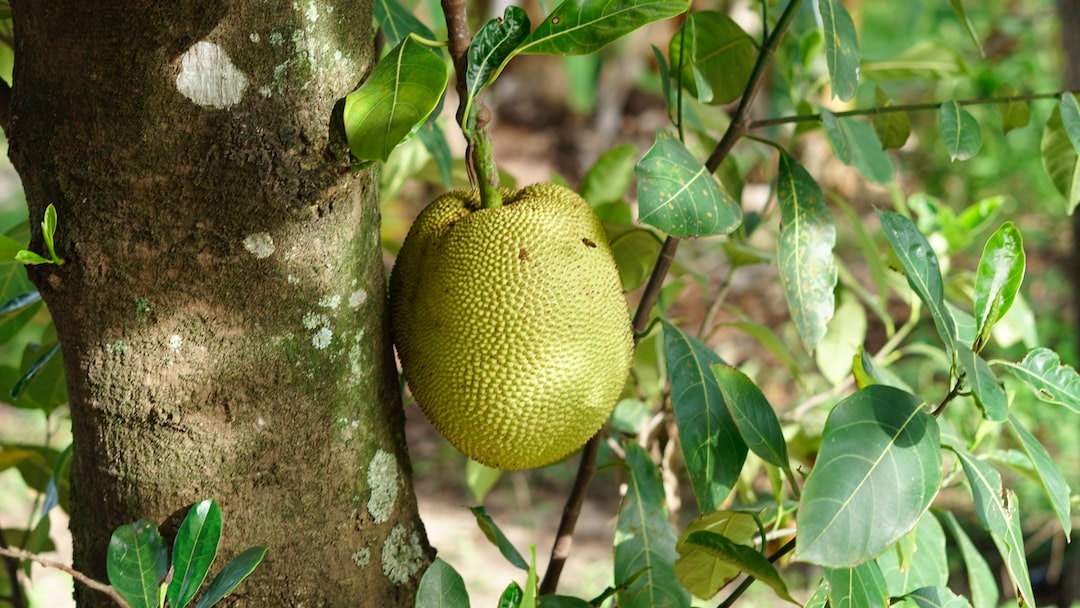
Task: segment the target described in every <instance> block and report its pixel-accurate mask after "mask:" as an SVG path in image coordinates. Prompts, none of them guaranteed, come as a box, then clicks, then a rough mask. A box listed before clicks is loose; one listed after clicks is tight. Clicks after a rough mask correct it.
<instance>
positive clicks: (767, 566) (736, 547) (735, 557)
mask: <svg viewBox="0 0 1080 608" xmlns="http://www.w3.org/2000/svg"><path fill="white" fill-rule="evenodd" d="M686 543H687V544H688V545H695V546H697V547H700V548H701V549H704V550H705V551H706V552H708V553H709V554H710V555H712V556H713V557H714V558H716V559H717V560H719V561H722V562H726V563H728V564H731V565H733V566H735V567H736V568H738V569H739V570H740V571H742V572H745V573H746V574H748V575H750V576H752V577H754V578H755V579H757V580H759V581H761V582H762V583H765V584H766V585H768V586H769V587H770V588H771V589H772V590H773V591H775V592H776V595H778V596H780V597H781V598H782V599H785V600H787V601H789V602H791V603H793V604H798V602H796V601H795V600H794V599H793V598H792V597H791V594H789V593H788V590H787V585H785V584H784V580H783V579H782V578H780V574H779V573H778V572H777V571H776V568H774V567H773V565H772V563H771V562H770V561H769V560H768V559H766V557H765V556H764V555H762V554H761V553H760V552H758V551H757V550H755V549H754V548H752V547H747V546H746V545H742V544H739V543H735V542H732V541H731V540H729V539H727V538H725V537H723V536H721V535H719V534H717V533H715V532H709V531H706V530H702V531H698V532H694V533H692V534H690V535H689V536H687V538H686Z"/></svg>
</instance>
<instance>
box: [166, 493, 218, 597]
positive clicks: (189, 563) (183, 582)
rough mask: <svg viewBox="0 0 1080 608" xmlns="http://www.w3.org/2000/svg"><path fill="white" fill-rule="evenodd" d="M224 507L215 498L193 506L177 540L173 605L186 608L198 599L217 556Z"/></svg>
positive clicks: (171, 594)
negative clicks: (198, 594) (198, 593)
mask: <svg viewBox="0 0 1080 608" xmlns="http://www.w3.org/2000/svg"><path fill="white" fill-rule="evenodd" d="M220 539H221V507H219V506H218V504H217V502H216V501H214V500H213V499H207V500H204V501H202V502H200V503H198V504H196V505H195V506H193V507H191V509H190V510H189V511H188V514H187V516H186V517H185V518H184V522H183V523H182V524H180V529H179V530H178V531H177V533H176V539H175V540H174V541H173V553H172V555H173V575H172V581H171V582H170V583H169V589H168V591H167V593H166V596H165V597H166V599H168V601H169V606H170V607H174V606H175V608H184V606H187V605H188V602H190V601H191V600H192V598H194V597H195V594H196V593H197V592H198V591H199V587H201V586H202V583H203V580H204V579H205V578H206V574H207V572H209V571H210V565H211V564H213V563H214V558H215V557H216V556H217V549H218V541H219V540H220Z"/></svg>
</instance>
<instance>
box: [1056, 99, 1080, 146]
mask: <svg viewBox="0 0 1080 608" xmlns="http://www.w3.org/2000/svg"><path fill="white" fill-rule="evenodd" d="M1058 110H1059V111H1060V112H1061V125H1062V126H1063V127H1065V134H1066V135H1067V136H1068V137H1069V141H1070V142H1072V146H1073V150H1074V151H1075V152H1076V153H1078V154H1080V105H1078V104H1077V102H1076V95H1073V94H1072V93H1069V92H1065V93H1062V94H1061V102H1060V103H1059V104H1058Z"/></svg>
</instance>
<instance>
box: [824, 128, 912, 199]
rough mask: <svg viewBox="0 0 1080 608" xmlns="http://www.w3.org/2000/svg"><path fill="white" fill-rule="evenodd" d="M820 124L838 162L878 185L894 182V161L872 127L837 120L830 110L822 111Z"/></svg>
mask: <svg viewBox="0 0 1080 608" xmlns="http://www.w3.org/2000/svg"><path fill="white" fill-rule="evenodd" d="M821 121H822V124H823V125H824V127H825V135H826V136H827V137H828V138H829V143H831V144H832V147H833V151H834V152H835V153H836V157H837V158H838V159H840V160H841V161H842V162H843V163H844V164H846V165H852V166H854V167H855V168H856V169H858V170H859V172H860V173H862V174H863V175H864V176H866V179H868V180H870V181H872V182H874V183H876V184H887V183H889V182H891V181H892V179H893V172H894V171H895V169H894V167H893V163H892V159H890V158H889V155H888V154H886V153H885V150H884V149H882V147H881V141H880V140H878V136H877V132H876V131H874V128H873V127H871V126H870V125H868V124H866V123H865V122H862V121H860V120H856V119H852V118H844V119H837V118H836V116H834V115H833V114H832V112H829V111H827V110H822V111H821Z"/></svg>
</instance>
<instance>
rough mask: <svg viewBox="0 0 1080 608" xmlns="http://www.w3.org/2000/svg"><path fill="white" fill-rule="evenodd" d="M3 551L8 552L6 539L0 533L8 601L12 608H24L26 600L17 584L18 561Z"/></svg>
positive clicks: (0, 548)
mask: <svg viewBox="0 0 1080 608" xmlns="http://www.w3.org/2000/svg"><path fill="white" fill-rule="evenodd" d="M5 549H8V550H10V548H9V547H8V544H7V539H6V538H4V535H3V534H2V533H0V555H3V556H4V568H5V569H6V570H7V577H8V581H9V583H10V584H11V598H10V599H9V600H8V601H10V602H11V605H12V606H13V608H26V598H25V597H23V590H22V585H20V584H19V560H18V559H17V558H15V557H12V556H10V555H7V554H5V553H3V551H4V550H5ZM5 599H6V598H5Z"/></svg>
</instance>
